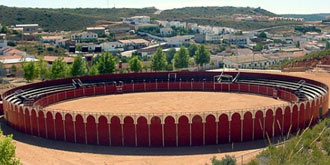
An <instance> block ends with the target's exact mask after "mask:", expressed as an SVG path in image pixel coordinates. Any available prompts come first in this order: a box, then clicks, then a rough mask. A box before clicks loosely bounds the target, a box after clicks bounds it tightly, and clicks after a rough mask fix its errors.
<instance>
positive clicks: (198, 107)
mask: <svg viewBox="0 0 330 165" xmlns="http://www.w3.org/2000/svg"><path fill="white" fill-rule="evenodd" d="M285 103H286V102H285V101H282V100H276V99H273V98H270V97H263V96H258V95H251V94H242V93H241V94H239V93H222V92H148V93H130V94H122V95H107V96H97V97H86V98H82V99H75V100H70V101H66V102H61V103H57V104H54V105H51V106H49V107H47V108H48V109H60V110H67V111H84V112H113V113H123V112H125V113H141V112H142V113H162V112H206V111H219V110H220V111H221V110H235V109H244V108H255V107H261V106H270V105H280V104H285Z"/></svg>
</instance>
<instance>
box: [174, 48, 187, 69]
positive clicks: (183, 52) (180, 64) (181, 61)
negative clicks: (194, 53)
mask: <svg viewBox="0 0 330 165" xmlns="http://www.w3.org/2000/svg"><path fill="white" fill-rule="evenodd" d="M188 54H189V53H188V51H187V49H186V48H185V47H184V46H181V48H180V50H179V51H178V52H177V53H175V56H174V66H175V67H176V68H187V67H188V65H189V55H188Z"/></svg>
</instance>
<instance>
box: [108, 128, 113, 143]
mask: <svg viewBox="0 0 330 165" xmlns="http://www.w3.org/2000/svg"><path fill="white" fill-rule="evenodd" d="M108 130H109V146H111V145H112V144H111V127H110V123H108Z"/></svg>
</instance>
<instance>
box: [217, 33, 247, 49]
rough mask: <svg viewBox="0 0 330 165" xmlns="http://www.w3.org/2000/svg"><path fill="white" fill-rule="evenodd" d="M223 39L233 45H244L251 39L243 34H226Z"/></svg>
mask: <svg viewBox="0 0 330 165" xmlns="http://www.w3.org/2000/svg"><path fill="white" fill-rule="evenodd" d="M223 41H224V42H227V43H229V44H231V45H237V46H241V47H244V46H246V45H248V44H249V39H248V37H246V36H243V35H225V36H224V37H223Z"/></svg>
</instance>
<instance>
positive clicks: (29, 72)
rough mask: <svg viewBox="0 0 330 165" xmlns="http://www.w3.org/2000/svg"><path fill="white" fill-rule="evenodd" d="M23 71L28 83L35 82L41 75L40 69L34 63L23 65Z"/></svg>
mask: <svg viewBox="0 0 330 165" xmlns="http://www.w3.org/2000/svg"><path fill="white" fill-rule="evenodd" d="M23 70H24V78H25V80H27V81H28V82H30V81H33V80H34V79H35V78H37V77H38V75H39V73H38V67H37V66H36V64H35V63H34V62H32V61H31V62H28V63H25V64H23Z"/></svg>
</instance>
